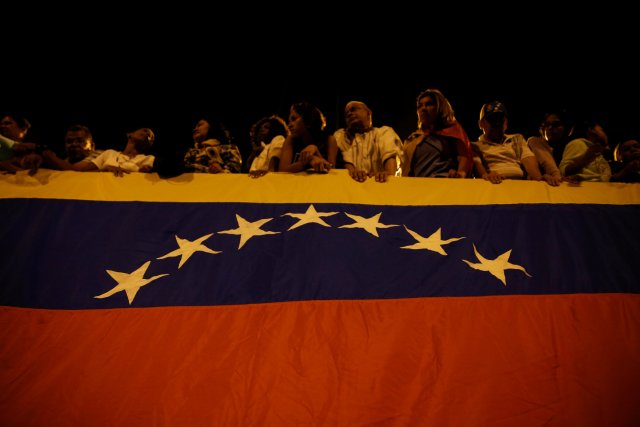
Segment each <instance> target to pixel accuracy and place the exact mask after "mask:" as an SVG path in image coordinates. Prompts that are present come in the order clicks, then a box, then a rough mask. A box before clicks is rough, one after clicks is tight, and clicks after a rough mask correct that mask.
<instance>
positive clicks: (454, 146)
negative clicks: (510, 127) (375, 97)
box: [401, 89, 472, 178]
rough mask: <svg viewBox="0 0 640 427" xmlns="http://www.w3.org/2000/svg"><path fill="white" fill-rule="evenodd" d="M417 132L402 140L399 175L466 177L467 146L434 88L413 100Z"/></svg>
mask: <svg viewBox="0 0 640 427" xmlns="http://www.w3.org/2000/svg"><path fill="white" fill-rule="evenodd" d="M416 111H417V114H418V129H417V130H416V131H415V132H413V133H412V134H411V135H409V137H408V138H407V139H406V140H405V141H404V161H403V162H402V165H401V168H402V176H413V177H432V178H466V177H468V176H469V175H470V173H471V167H472V157H471V144H470V142H469V138H468V136H467V133H466V132H465V130H464V129H463V128H462V125H460V123H459V122H458V121H457V119H456V117H455V115H454V111H453V108H452V107H451V104H450V103H449V100H448V99H447V98H446V97H445V96H444V95H443V94H442V92H441V91H440V90H438V89H427V90H424V91H422V92H421V93H420V94H419V95H418V98H417V99H416Z"/></svg>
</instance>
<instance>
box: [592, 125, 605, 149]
mask: <svg viewBox="0 0 640 427" xmlns="http://www.w3.org/2000/svg"><path fill="white" fill-rule="evenodd" d="M587 137H588V138H589V140H590V141H591V142H594V143H596V144H600V145H602V146H603V147H608V146H609V137H608V136H607V134H606V132H605V131H604V128H603V127H602V126H600V125H595V126H593V127H592V128H590V129H589V131H588V132H587Z"/></svg>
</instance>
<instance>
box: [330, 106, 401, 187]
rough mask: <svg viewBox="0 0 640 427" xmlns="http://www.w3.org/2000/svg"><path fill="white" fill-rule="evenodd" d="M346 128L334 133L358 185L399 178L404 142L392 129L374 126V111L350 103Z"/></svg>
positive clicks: (345, 116) (345, 165)
mask: <svg viewBox="0 0 640 427" xmlns="http://www.w3.org/2000/svg"><path fill="white" fill-rule="evenodd" d="M344 119H345V123H346V126H345V127H344V128H341V129H338V130H337V131H335V132H334V134H333V135H334V137H335V138H336V143H337V144H338V148H339V149H340V152H341V153H342V159H343V162H344V167H345V168H346V169H347V170H348V171H349V176H350V177H351V178H353V179H354V180H355V181H357V182H364V181H365V180H366V179H367V178H370V177H374V178H375V180H376V181H377V182H385V181H386V180H387V176H395V175H400V169H399V166H400V159H401V155H402V141H401V140H400V137H399V136H398V134H397V133H396V132H395V131H394V130H393V128H391V127H390V126H380V127H375V126H373V119H372V112H371V109H370V108H369V107H368V106H367V104H365V103H364V102H362V101H350V102H348V103H347V105H346V106H345V108H344Z"/></svg>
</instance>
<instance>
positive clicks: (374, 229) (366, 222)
mask: <svg viewBox="0 0 640 427" xmlns="http://www.w3.org/2000/svg"><path fill="white" fill-rule="evenodd" d="M344 214H345V215H346V216H348V217H349V218H351V219H352V220H353V221H354V223H353V224H347V225H341V226H340V228H362V229H363V230H364V231H366V232H367V233H370V234H373V235H374V236H376V237H380V236H378V228H391V227H398V224H382V223H381V222H380V216H381V215H382V212H380V213H378V214H376V215H374V216H372V217H371V218H365V217H362V216H359V215H352V214H349V213H346V212H345V213H344Z"/></svg>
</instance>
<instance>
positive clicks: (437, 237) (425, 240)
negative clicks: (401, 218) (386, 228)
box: [400, 225, 464, 255]
mask: <svg viewBox="0 0 640 427" xmlns="http://www.w3.org/2000/svg"><path fill="white" fill-rule="evenodd" d="M404 228H405V230H407V233H409V234H411V236H413V238H414V239H416V241H417V243H414V244H413V245H408V246H402V247H401V248H400V249H426V250H428V251H432V252H437V253H439V254H440V255H447V253H446V252H445V250H444V249H442V246H443V245H448V244H449V243H452V242H457V241H458V240H462V239H464V237H452V238H451V239H446V240H442V227H440V228H438V229H437V230H436V231H435V232H434V233H433V234H432V235H431V236H429V237H423V236H421V235H420V234H418V233H416V232H415V231H413V230H410V229H409V228H407V226H406V225H405V226H404Z"/></svg>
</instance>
